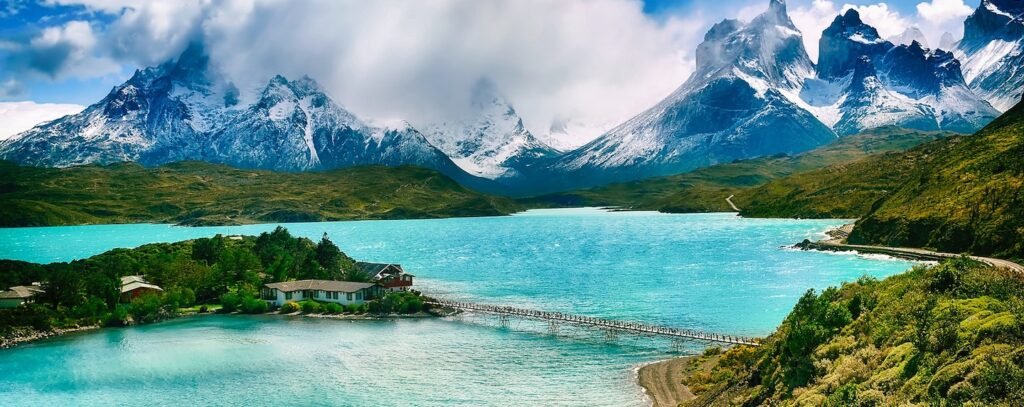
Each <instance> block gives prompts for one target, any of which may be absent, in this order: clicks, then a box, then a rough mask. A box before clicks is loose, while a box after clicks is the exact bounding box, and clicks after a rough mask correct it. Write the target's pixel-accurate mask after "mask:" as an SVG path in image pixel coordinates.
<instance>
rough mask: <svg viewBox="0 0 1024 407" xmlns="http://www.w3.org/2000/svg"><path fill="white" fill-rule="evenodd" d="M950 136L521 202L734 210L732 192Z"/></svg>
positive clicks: (890, 140) (904, 136)
mask: <svg viewBox="0 0 1024 407" xmlns="http://www.w3.org/2000/svg"><path fill="white" fill-rule="evenodd" d="M946 135H948V134H946V133H936V132H919V131H912V130H904V129H892V128H889V129H879V130H875V131H872V132H868V133H864V134H860V135H856V136H851V137H847V138H843V139H841V140H838V141H837V142H835V143H833V144H830V145H827V146H823V147H821V148H818V149H815V150H813V151H810V152H807V153H804V154H801V155H798V156H794V157H789V156H784V155H783V156H773V157H765V158H757V159H750V160H740V161H735V162H732V163H728V164H719V165H715V166H711V167H707V168H703V169H700V170H696V171H692V172H688V173H685V174H679V175H673V176H669V177H658V178H651V179H647V180H642V181H635V182H628V183H620V184H612V185H608V186H603V187H598V188H591V189H585V190H578V191H570V192H564V193H557V194H549V195H543V196H538V197H533V198H527V199H522V200H520V202H522V203H524V204H526V205H529V206H534V207H536V206H618V207H623V208H630V209H636V210H658V211H662V212H716V211H729V210H732V209H731V208H730V207H729V206H728V204H727V203H726V202H725V198H726V197H728V196H729V195H731V194H735V193H739V192H740V191H742V190H743V189H746V188H750V187H754V186H758V185H762V184H764V183H766V182H768V181H770V180H773V179H778V178H781V177H785V176H787V175H790V174H794V173H797V172H801V171H808V170H812V169H818V168H822V167H825V166H828V165H831V164H835V163H847V162H851V161H856V160H859V159H862V158H864V157H867V156H869V155H872V154H879V153H885V152H891V151H904V150H907V149H909V148H911V147H913V146H915V145H917V144H920V143H923V142H927V141H931V140H935V139H937V138H941V137H943V136H946Z"/></svg>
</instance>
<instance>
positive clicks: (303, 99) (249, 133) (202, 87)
mask: <svg viewBox="0 0 1024 407" xmlns="http://www.w3.org/2000/svg"><path fill="white" fill-rule="evenodd" d="M208 62H209V61H208V58H207V57H206V55H205V54H204V53H203V49H202V47H201V46H199V45H193V46H191V47H189V48H188V50H186V51H185V52H184V53H183V54H182V55H181V56H180V57H179V58H178V59H177V60H176V61H173V62H169V63H166V64H163V65H161V66H159V67H154V68H147V69H144V70H140V71H138V72H136V73H135V75H133V76H132V78H131V79H129V80H128V81H127V82H125V83H124V84H122V85H120V86H118V87H116V88H114V89H113V90H112V91H111V92H110V94H109V95H107V97H105V98H104V99H103V100H101V101H99V102H97V103H96V104H94V105H92V106H89V107H88V108H86V109H85V110H84V111H83V112H81V113H80V114H77V115H71V116H66V117H64V118H61V119H58V120H55V121H52V122H49V123H46V124H43V125H40V126H37V127H35V128H33V129H31V130H29V131H27V132H25V133H23V134H21V135H19V136H16V137H14V138H12V139H10V140H7V141H5V142H4V143H3V144H0V157H3V158H4V159H8V160H13V161H16V162H20V163H26V164H31V165H40V166H54V167H66V166H71V165H79V164H89V163H112V162H120V161H136V162H139V163H142V164H144V165H158V164H163V163H168V162H173V161H181V160H204V161H209V162H216V163H224V164H230V165H234V166H238V167H242V168H260V169H271V170H280V171H305V170H322V169H331V168H340V167H348V166H354V165H367V164H382V165H403V164H413V165H419V166H423V167H427V168H432V169H436V170H439V171H441V172H443V173H445V174H447V175H449V176H453V177H455V178H457V179H460V180H463V181H471V177H469V176H468V175H467V174H465V172H463V171H462V170H460V169H459V168H458V167H457V166H456V165H455V164H454V163H453V162H452V161H451V160H450V159H449V158H448V157H447V156H446V155H445V154H444V153H443V152H441V151H440V150H438V149H437V148H435V147H434V146H433V145H431V144H430V143H429V142H428V141H427V140H426V138H425V137H423V135H422V134H420V133H419V132H418V131H416V130H415V129H413V128H412V127H411V126H408V125H404V126H400V127H398V128H383V127H374V126H371V125H368V124H366V123H364V122H363V121H361V120H359V119H358V118H357V117H356V116H355V115H353V114H352V113H350V112H348V111H347V110H345V109H344V108H342V107H341V106H339V105H337V104H336V103H335V102H334V101H333V100H332V99H331V98H330V97H329V96H327V94H326V93H324V91H323V90H322V89H321V88H320V86H319V85H317V83H316V82H315V81H313V80H312V79H310V78H302V79H299V80H296V81H289V80H288V79H286V78H284V77H282V76H276V77H274V78H273V79H271V80H270V81H269V83H268V84H267V85H266V87H265V88H264V89H263V91H262V92H261V93H260V95H259V97H258V99H257V100H256V101H255V102H253V103H251V104H248V105H242V104H240V103H239V101H238V91H237V89H236V88H235V87H234V86H233V85H232V84H231V83H230V82H228V81H226V80H224V79H223V78H222V77H220V76H219V75H218V74H217V73H216V72H214V71H212V70H211V68H210V66H209V63H208Z"/></svg>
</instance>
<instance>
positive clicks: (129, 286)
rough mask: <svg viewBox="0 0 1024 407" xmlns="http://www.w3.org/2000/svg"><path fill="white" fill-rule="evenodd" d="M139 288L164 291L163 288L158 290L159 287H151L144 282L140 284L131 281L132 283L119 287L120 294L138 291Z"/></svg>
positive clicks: (139, 282) (151, 285)
mask: <svg viewBox="0 0 1024 407" xmlns="http://www.w3.org/2000/svg"><path fill="white" fill-rule="evenodd" d="M140 288H148V289H151V290H157V291H163V290H164V289H163V288H160V286H158V285H153V284H150V283H144V282H141V281H133V282H130V283H128V284H125V285H122V286H121V293H126V292H130V291H135V290H138V289H140Z"/></svg>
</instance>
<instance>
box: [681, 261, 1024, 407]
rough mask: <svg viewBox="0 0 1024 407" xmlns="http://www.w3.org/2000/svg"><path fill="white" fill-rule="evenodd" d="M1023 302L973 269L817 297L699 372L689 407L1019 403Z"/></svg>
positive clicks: (1015, 286)
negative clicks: (760, 339)
mask: <svg viewBox="0 0 1024 407" xmlns="http://www.w3.org/2000/svg"><path fill="white" fill-rule="evenodd" d="M1022 292H1024V280H1021V279H1020V276H1018V275H1009V274H1006V272H1003V271H999V270H995V269H990V268H987V267H984V266H982V265H980V264H978V263H975V262H972V261H970V260H964V259H956V260H951V261H948V262H946V263H943V264H942V265H938V266H933V267H930V268H925V267H918V268H915V269H914V270H912V271H910V272H907V273H904V274H902V275H897V276H893V277H890V278H887V279H885V280H883V281H876V280H873V279H869V278H863V279H861V280H860V281H858V282H856V283H849V284H844V285H843V286H842V288H839V289H835V288H830V289H828V290H825V291H824V292H822V293H821V294H820V295H815V293H814V292H813V291H810V292H808V293H807V294H806V295H805V296H804V297H803V298H801V299H800V301H799V302H798V303H797V305H796V307H795V308H794V309H793V311H792V313H790V315H789V316H788V317H787V318H786V320H785V321H784V322H783V323H782V325H781V326H780V327H779V328H778V330H777V331H776V332H775V333H774V334H772V335H771V336H770V337H769V338H767V339H766V341H765V342H764V343H763V345H762V346H761V347H759V348H750V347H739V348H733V349H730V350H728V351H726V352H725V353H719V352H715V351H709V352H706V353H705V354H704V355H703V356H700V357H699V358H698V359H699V360H697V362H698V363H689V364H688V366H689V367H688V369H689V370H688V371H685V372H684V380H683V383H684V384H686V385H687V386H689V388H690V390H691V391H693V392H694V394H695V395H696V396H697V399H695V400H691V401H688V402H686V403H684V404H683V405H690V406H726V405H746V406H756V405H782V406H790V405H795V406H890V405H893V406H895V405H934V406H1011V405H1019V402H1020V400H1022V399H1024V301H1022V297H1021V294H1020V293H1022Z"/></svg>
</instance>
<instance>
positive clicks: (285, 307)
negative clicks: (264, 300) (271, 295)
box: [281, 301, 299, 314]
mask: <svg viewBox="0 0 1024 407" xmlns="http://www.w3.org/2000/svg"><path fill="white" fill-rule="evenodd" d="M298 310H299V304H297V303H295V301H288V302H286V303H284V304H282V305H281V313H282V314H291V313H293V312H297V311H298Z"/></svg>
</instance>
